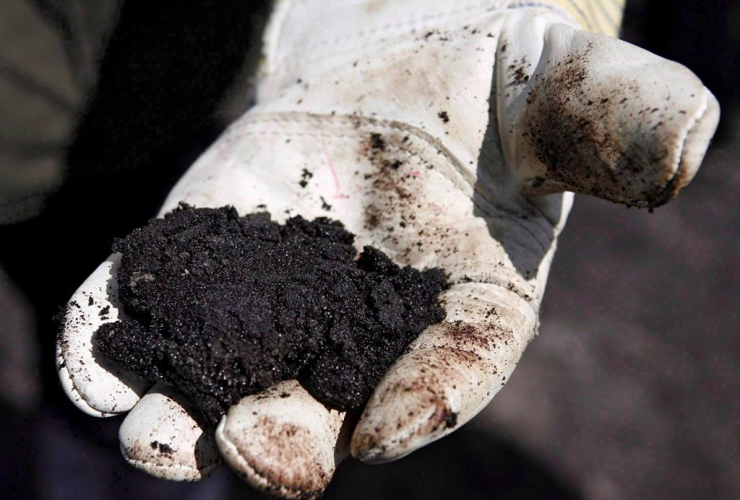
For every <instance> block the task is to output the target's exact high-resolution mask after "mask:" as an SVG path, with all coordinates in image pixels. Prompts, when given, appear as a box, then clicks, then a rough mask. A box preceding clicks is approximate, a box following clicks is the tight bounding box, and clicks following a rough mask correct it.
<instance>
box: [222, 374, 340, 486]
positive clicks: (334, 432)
mask: <svg viewBox="0 0 740 500" xmlns="http://www.w3.org/2000/svg"><path fill="white" fill-rule="evenodd" d="M343 420H344V413H341V412H338V411H336V410H329V409H327V408H326V407H325V406H324V405H322V404H321V403H319V402H318V401H316V400H315V399H314V398H313V397H311V395H310V394H309V393H308V392H306V390H305V389H304V388H303V387H301V386H300V384H299V383H298V382H296V381H294V380H291V381H285V382H281V383H279V384H277V385H275V386H274V387H272V388H270V389H268V390H267V391H264V392H262V393H259V394H253V395H251V396H247V397H245V398H244V399H242V400H241V401H240V402H239V403H238V404H236V405H234V406H232V407H231V409H230V410H229V412H228V413H227V414H226V415H224V417H223V418H222V419H221V422H220V424H219V426H218V428H217V429H216V442H217V443H218V447H219V449H220V450H221V453H222V454H223V456H224V458H225V459H226V462H227V463H228V464H229V465H230V466H231V467H232V468H233V469H234V470H235V471H236V472H237V473H238V474H239V475H240V476H242V477H243V478H244V479H245V480H246V481H247V482H248V483H249V484H251V485H252V486H253V487H255V488H257V489H259V490H262V491H265V492H267V493H269V494H271V495H275V496H279V497H283V498H302V499H303V498H316V497H318V496H320V495H321V494H322V493H323V491H324V489H325V488H326V486H327V485H328V484H329V481H330V480H331V477H332V475H333V474H334V470H335V469H336V467H337V465H339V463H340V462H341V461H342V460H343V459H344V457H345V456H346V455H347V451H346V448H347V446H346V440H343V439H340V431H341V429H342V423H343Z"/></svg>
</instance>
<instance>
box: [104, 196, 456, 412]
mask: <svg viewBox="0 0 740 500" xmlns="http://www.w3.org/2000/svg"><path fill="white" fill-rule="evenodd" d="M353 241H354V235H352V234H351V233H350V232H348V231H347V230H346V229H345V228H344V226H343V225H342V224H341V223H339V222H336V221H332V220H329V219H327V218H323V217H322V218H318V219H315V220H313V221H308V220H305V219H303V218H301V217H294V218H291V219H289V220H288V221H287V222H286V223H285V224H284V225H280V224H278V223H276V222H274V221H272V220H271V219H270V215H269V214H268V213H256V214H251V215H247V216H244V217H239V215H238V213H237V211H236V210H235V209H234V208H231V207H224V208H219V209H204V208H192V207H188V206H185V205H182V206H180V207H179V208H178V209H177V210H175V211H174V212H172V213H170V214H168V215H166V216H165V218H164V219H154V220H152V221H150V223H149V225H147V226H145V227H143V228H140V229H137V230H135V231H134V232H133V233H131V234H130V235H129V236H127V237H125V238H122V239H119V240H117V241H116V242H115V243H114V245H113V250H114V251H116V252H121V254H122V259H121V266H120V268H119V269H118V275H117V278H118V283H119V288H120V299H121V302H122V304H123V307H124V310H125V312H126V313H127V314H128V316H129V318H130V319H128V320H126V321H118V322H115V323H108V324H105V325H103V326H101V327H100V328H99V329H98V331H97V332H96V334H95V340H96V342H97V344H98V346H99V347H100V349H101V351H102V352H103V353H104V354H105V355H106V356H108V357H109V358H110V359H112V360H113V361H115V362H117V363H119V364H121V365H123V366H125V367H126V368H128V369H130V370H132V371H133V372H135V373H137V374H139V375H141V376H142V377H144V378H145V379H148V380H150V381H163V382H165V383H167V384H169V385H171V386H173V387H175V388H177V389H179V390H180V391H181V392H183V393H184V394H185V395H186V396H187V397H188V398H190V400H191V402H193V403H195V404H196V405H197V406H198V407H199V408H200V409H201V410H202V412H203V414H204V416H205V417H206V419H207V420H209V421H210V422H212V423H213V422H216V421H217V420H218V419H219V418H220V417H221V415H223V413H224V412H225V411H226V410H227V409H228V407H229V406H230V405H233V404H235V403H236V402H238V401H239V399H241V398H242V397H244V396H246V395H248V394H252V393H255V392H258V391H260V390H263V389H265V388H267V387H269V386H271V385H273V384H275V383H276V382H279V381H281V380H287V379H293V378H297V379H299V380H300V381H301V382H302V383H303V385H304V386H305V387H306V388H307V389H308V390H309V392H310V393H311V394H312V395H313V396H314V397H316V398H317V399H318V400H319V401H321V402H322V403H324V404H325V405H326V406H328V407H331V408H336V409H341V410H349V409H352V408H358V407H360V406H362V405H363V404H364V403H365V401H366V400H367V399H368V397H369V396H370V394H371V393H372V390H373V388H374V387H375V386H376V385H377V383H378V382H379V381H380V378H381V377H382V376H383V374H384V373H385V371H386V370H387V369H388V368H389V367H390V365H391V364H392V363H393V361H394V360H395V359H396V358H397V357H398V356H399V355H400V354H401V353H402V352H403V351H404V349H405V348H406V347H407V346H408V344H409V343H410V342H411V341H412V340H413V339H414V338H416V337H417V336H418V335H419V334H420V333H421V332H422V331H423V330H424V329H425V328H426V327H427V326H429V325H431V324H434V323H437V322H439V321H442V320H443V319H444V317H445V313H444V310H443V309H442V307H441V306H440V304H439V302H438V299H437V296H438V294H439V293H440V292H441V291H442V290H443V289H444V288H445V287H446V286H447V285H446V277H445V274H444V272H443V271H442V270H440V269H429V270H426V271H423V272H422V271H418V270H416V269H413V268H411V267H403V268H402V267H399V266H397V265H396V264H394V263H393V262H391V261H390V259H389V258H388V257H387V256H386V255H385V254H383V253H382V252H380V251H379V250H377V249H375V248H373V247H365V248H364V249H363V252H362V253H361V254H360V256H359V258H356V250H355V248H354V247H353V246H352V243H353Z"/></svg>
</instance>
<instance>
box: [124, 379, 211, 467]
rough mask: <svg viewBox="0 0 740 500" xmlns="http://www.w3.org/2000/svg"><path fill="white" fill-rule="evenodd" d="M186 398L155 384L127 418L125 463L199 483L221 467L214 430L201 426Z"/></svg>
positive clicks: (125, 421)
mask: <svg viewBox="0 0 740 500" xmlns="http://www.w3.org/2000/svg"><path fill="white" fill-rule="evenodd" d="M196 415H197V413H195V412H194V411H193V410H191V409H190V408H188V406H186V405H185V404H183V397H182V396H181V395H180V394H178V393H177V392H176V391H174V390H173V389H171V388H169V387H166V386H164V385H162V384H156V385H155V386H154V387H153V388H152V389H151V390H150V391H149V392H148V393H147V394H146V395H144V397H142V398H141V400H140V401H139V402H138V403H137V404H136V406H134V407H133V409H132V410H131V412H129V414H128V415H126V419H125V420H124V421H123V424H121V428H120V430H119V432H118V438H119V440H120V443H121V453H123V457H124V458H125V459H126V461H127V462H128V463H129V464H131V465H133V466H134V467H136V468H137V469H140V470H143V471H144V472H146V473H148V474H151V475H152V476H155V477H159V478H162V479H169V480H173V481H198V480H200V479H202V478H204V477H207V476H208V475H210V474H211V472H213V471H214V470H216V468H218V466H219V465H221V463H222V460H221V456H220V455H219V453H218V448H217V447H216V443H215V441H214V439H213V434H212V432H213V430H212V429H208V428H206V427H204V426H203V424H201V423H200V422H199V421H198V419H197V418H195V416H196Z"/></svg>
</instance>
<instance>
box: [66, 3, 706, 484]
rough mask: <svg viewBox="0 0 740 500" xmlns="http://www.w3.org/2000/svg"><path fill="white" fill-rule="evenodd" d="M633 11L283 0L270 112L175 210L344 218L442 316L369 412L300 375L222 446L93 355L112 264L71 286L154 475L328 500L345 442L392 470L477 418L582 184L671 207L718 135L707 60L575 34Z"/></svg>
mask: <svg viewBox="0 0 740 500" xmlns="http://www.w3.org/2000/svg"><path fill="white" fill-rule="evenodd" d="M450 5H454V6H453V7H451V6H450ZM580 7H583V9H581V8H580ZM569 9H570V10H569ZM609 13H611V17H609V15H607V14H609ZM618 16H619V12H618V9H615V3H614V2H608V1H596V0H594V1H591V2H587V1H585V0H578V1H565V0H563V1H560V2H558V1H552V2H541V3H536V4H535V3H531V2H526V3H519V2H511V1H503V0H489V1H476V2H471V3H466V4H463V5H457V4H450V2H446V1H443V0H438V1H430V0H406V1H404V2H390V1H383V0H372V1H371V0H368V1H353V2H346V1H344V0H332V1H300V2H298V1H282V2H279V3H278V4H277V6H276V9H275V12H274V14H273V19H272V22H271V24H270V27H269V28H268V31H267V33H266V36H265V52H266V62H265V67H264V70H263V75H262V79H261V83H260V87H259V94H258V102H257V105H256V106H255V107H254V108H252V109H251V110H250V111H249V112H248V113H247V114H246V115H244V117H243V118H241V119H240V120H239V121H238V122H236V123H235V124H234V125H233V126H231V128H230V129H229V130H228V131H227V132H226V133H224V135H223V136H222V137H221V138H220V139H219V140H218V141H217V142H216V143H215V144H214V145H213V146H212V147H211V148H210V149H209V150H208V151H207V152H206V153H205V154H204V155H203V156H202V157H201V158H200V159H199V160H198V161H197V162H196V163H195V165H193V167H192V168H191V169H190V171H189V172H188V173H187V174H186V175H185V176H184V177H183V178H182V180H181V181H180V182H179V183H178V184H177V186H176V187H175V188H174V190H173V191H172V193H171V194H170V196H169V198H168V199H167V201H166V203H165V204H164V207H163V208H162V212H161V213H165V212H167V211H169V210H171V209H173V208H174V207H175V206H176V205H177V204H178V203H179V202H181V201H185V202H187V203H189V204H191V205H194V206H197V207H219V206H223V205H227V204H228V205H233V206H235V207H236V208H237V209H238V211H239V212H240V213H241V214H246V213H250V212H253V211H256V210H268V211H269V212H271V213H272V214H273V217H274V218H275V219H276V220H278V221H281V222H282V221H283V220H284V219H285V218H287V217H288V216H289V215H297V214H300V215H302V216H304V217H306V218H314V217H317V216H328V217H331V218H334V219H337V220H340V221H342V222H343V223H344V224H345V226H346V227H347V228H348V229H349V230H350V231H352V232H354V233H355V234H357V235H358V238H357V246H358V248H359V247H361V246H362V245H373V246H375V247H377V248H379V249H382V250H383V251H384V252H385V253H387V254H388V255H389V256H391V257H392V258H393V259H394V260H395V261H396V262H398V263H399V264H404V265H406V264H410V265H413V266H415V267H418V268H426V267H432V266H439V267H442V268H444V269H445V270H446V271H447V272H448V273H449V274H450V280H451V283H453V285H452V287H451V288H450V289H449V290H448V291H446V292H445V293H444V296H443V300H444V304H445V307H446V310H447V318H446V320H445V321H444V322H443V323H441V324H437V325H434V326H432V327H430V328H428V329H427V330H426V331H425V332H424V333H423V334H422V335H421V336H420V337H419V338H418V339H417V340H416V341H414V342H413V344H412V345H411V346H410V348H409V350H408V352H407V353H406V354H404V355H403V356H402V357H401V358H399V359H398V360H397V362H396V363H395V365H394V366H393V367H392V368H391V369H390V370H389V371H388V373H387V374H386V375H385V377H384V378H383V380H382V381H381V383H380V384H379V386H378V387H377V388H376V390H375V392H374V394H373V396H372V397H371V399H370V401H369V402H368V404H367V406H366V408H365V409H364V412H363V413H362V416H361V417H360V418H359V421H357V422H356V425H355V420H356V419H349V418H348V419H347V421H346V422H345V421H344V420H345V419H344V417H345V415H344V414H342V413H340V412H337V411H330V410H327V409H326V408H325V407H324V406H323V405H321V404H320V403H318V402H316V401H315V400H313V399H312V398H311V397H310V396H309V395H308V393H306V391H305V390H303V389H302V388H301V386H300V385H299V384H298V383H297V382H295V381H286V382H282V383H281V384H279V385H278V386H276V387H275V388H273V389H271V390H268V391H266V392H265V393H264V394H261V395H259V396H256V395H253V396H248V397H245V398H244V399H242V400H241V402H239V404H237V405H236V406H234V407H232V408H231V409H230V411H229V412H228V413H227V415H225V416H224V417H223V419H222V420H221V422H220V424H219V426H218V428H217V429H216V431H215V440H214V435H213V433H212V432H211V431H210V430H208V429H204V428H203V427H201V426H200V424H199V423H198V422H197V420H196V419H194V418H193V416H192V412H189V411H188V410H187V406H186V405H187V403H186V401H183V399H182V397H181V396H179V395H178V394H177V393H176V392H175V391H173V390H171V389H168V388H164V387H162V386H159V385H157V386H155V387H153V388H149V387H147V384H145V383H143V382H142V381H141V380H137V379H135V378H133V377H132V376H131V375H129V374H126V373H125V372H124V371H123V370H121V369H119V368H118V367H115V366H111V364H110V363H109V362H108V361H107V360H106V359H104V358H103V357H101V355H100V354H99V353H98V352H97V350H96V348H95V347H94V346H93V345H92V342H91V337H92V335H93V333H94V332H95V330H96V329H97V328H98V326H99V325H100V324H102V323H103V322H107V321H115V320H117V319H119V318H121V317H122V316H123V314H124V313H123V311H122V310H121V309H120V308H119V306H118V302H117V299H116V282H115V280H114V279H113V277H114V273H115V269H116V266H117V263H118V257H117V256H116V255H114V256H112V257H111V258H110V259H109V260H108V261H106V262H105V263H103V264H102V265H101V266H100V267H99V268H98V269H97V270H96V271H95V272H94V273H93V274H92V276H90V278H89V279H88V280H87V281H86V282H85V283H84V284H83V285H82V287H81V288H80V289H79V290H78V291H77V292H76V293H75V294H74V296H73V297H72V299H71V302H70V304H71V305H70V307H69V311H68V314H67V317H66V326H65V328H64V330H63V332H62V333H61V335H60V337H59V343H58V359H59V373H60V377H61V381H62V384H63V386H64V388H65V390H66V391H67V393H68V395H69V396H70V398H71V399H72V400H73V401H74V402H75V403H76V404H77V406H78V407H80V408H81V409H82V410H83V411H85V412H87V413H88V414H91V415H96V416H110V415H116V414H120V413H124V412H129V414H128V416H127V417H126V419H125V420H124V422H123V424H122V426H121V430H120V439H121V449H122V451H123V454H124V456H125V458H126V459H127V460H128V461H129V462H130V463H132V464H133V465H134V466H136V467H139V468H141V469H143V470H145V471H147V472H149V473H151V474H153V475H155V476H159V477H163V478H167V479H176V480H197V479H199V478H201V477H203V476H205V475H207V474H208V473H209V472H210V471H211V470H213V469H214V468H215V467H216V466H217V465H218V464H219V463H220V457H219V455H222V456H223V457H225V459H226V461H227V462H228V463H229V465H231V466H232V467H233V468H234V469H235V470H236V471H237V472H238V473H240V474H241V475H243V477H245V478H246V480H247V481H249V482H250V483H251V484H253V485H254V486H256V487H258V488H260V489H263V490H266V491H269V492H271V493H273V494H276V495H280V496H284V497H290V498H298V497H313V496H317V495H319V494H321V492H322V491H323V490H324V488H325V487H326V485H327V484H328V482H329V480H330V479H331V476H332V474H333V472H334V470H335V467H336V465H337V464H338V463H339V462H340V461H341V460H342V459H343V458H344V457H345V456H346V454H347V452H348V451H351V454H352V455H353V456H354V457H356V458H358V459H360V460H363V461H366V462H383V461H388V460H393V459H396V458H399V457H401V456H403V455H405V454H407V453H410V452H411V451H413V450H416V449H418V448H419V447H421V446H424V445H426V444H428V443H430V442H432V441H434V440H436V439H439V438H440V437H442V436H444V435H446V434H449V433H450V432H452V431H453V430H455V429H457V428H458V427H460V426H461V425H463V424H464V423H465V422H467V421H468V420H470V419H471V418H472V417H473V416H474V415H475V414H476V413H477V412H479V411H480V410H481V409H482V408H483V407H484V406H485V405H486V404H488V402H489V401H490V400H491V398H492V397H493V396H494V395H495V394H496V393H497V392H498V391H499V390H500V389H501V387H502V386H503V385H504V384H505V383H506V381H507V380H508V379H509V377H510V376H511V373H512V371H513V369H514V367H515V366H516V364H517V362H518V360H519V357H520V356H521V354H522V352H523V351H524V348H525V347H526V345H527V344H528V343H529V341H530V340H532V338H533V336H534V335H535V333H536V330H537V326H538V309H539V304H540V301H541V299H542V294H543V292H544V288H545V282H546V278H547V274H548V270H549V267H550V262H551V260H552V257H553V253H554V251H555V246H556V245H555V244H556V239H557V237H558V235H559V234H560V231H561V230H562V228H563V226H564V224H565V219H566V217H567V214H568V211H569V209H570V207H571V203H572V193H571V192H578V193H585V194H593V195H596V196H599V197H602V198H604V199H607V200H611V201H614V202H619V203H624V204H627V205H634V206H639V207H654V206H658V205H661V204H663V203H665V202H667V201H668V200H670V199H671V198H673V197H674V196H675V195H676V194H677V193H678V192H679V191H680V190H681V188H683V187H684V186H685V185H686V184H687V183H688V182H689V181H690V180H691V178H692V177H693V176H694V174H695V173H696V170H697V168H698V167H699V164H700V162H701V159H702V157H703V155H704V152H705V150H706V148H707V145H708V143H709V140H710V138H711V136H712V134H713V133H714V130H715V128H716V125H717V121H718V117H719V107H718V105H717V102H716V100H715V99H714V97H713V96H712V94H711V93H710V92H709V91H708V90H707V89H706V88H705V87H704V86H703V85H702V84H701V82H700V81H699V80H698V79H697V78H696V77H695V76H694V75H693V74H692V73H691V72H690V71H688V70H687V69H685V68H683V67H682V66H680V65H678V64H675V63H672V62H669V61H666V60H664V59H661V58H659V57H657V56H654V55H652V54H650V53H648V52H645V51H643V50H641V49H638V48H636V47H634V46H631V45H629V44H627V43H623V42H620V41H618V40H615V39H613V38H609V37H606V36H603V35H599V34H595V33H592V32H589V31H582V30H580V29H579V26H580V25H584V26H586V27H590V28H591V29H594V30H599V31H602V32H606V33H611V34H615V31H616V25H615V23H614V19H616V18H618ZM606 26H610V28H606ZM101 308H109V309H104V311H105V312H107V314H104V315H103V316H101V315H100V313H99V312H100V310H101ZM285 393H287V394H289V395H290V397H282V396H284V395H285ZM348 445H349V446H348ZM219 452H220V453H219Z"/></svg>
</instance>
